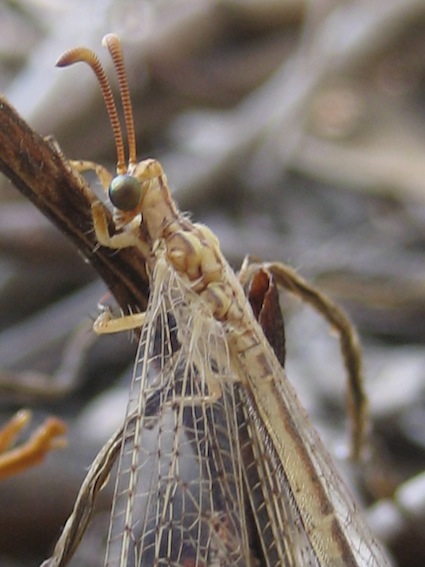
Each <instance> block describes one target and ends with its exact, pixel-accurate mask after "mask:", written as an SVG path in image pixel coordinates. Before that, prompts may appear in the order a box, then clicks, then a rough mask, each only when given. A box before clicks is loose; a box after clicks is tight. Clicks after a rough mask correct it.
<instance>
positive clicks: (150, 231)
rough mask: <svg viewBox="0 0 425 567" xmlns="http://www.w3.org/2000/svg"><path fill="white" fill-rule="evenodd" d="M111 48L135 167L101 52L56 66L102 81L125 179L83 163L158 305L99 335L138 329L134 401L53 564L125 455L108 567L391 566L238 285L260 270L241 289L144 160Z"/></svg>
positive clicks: (104, 320)
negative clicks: (77, 66) (76, 66)
mask: <svg viewBox="0 0 425 567" xmlns="http://www.w3.org/2000/svg"><path fill="white" fill-rule="evenodd" d="M104 44H105V45H106V46H107V47H108V49H109V52H110V54H111V56H112V59H113V61H114V65H115V68H116V71H117V75H118V78H119V83H120V91H121V99H122V104H123V108H124V115H125V124H126V128H127V134H128V145H129V158H128V162H127V163H126V160H125V155H124V145H123V139H122V134H121V129H120V124H119V120H118V115H117V111H116V107H115V103H114V99H113V96H112V93H111V89H110V87H109V84H108V81H107V78H106V76H105V73H104V71H103V69H102V67H101V65H100V62H99V60H98V58H97V57H96V55H95V54H94V53H93V52H92V51H90V50H88V49H85V48H77V49H72V50H70V51H68V52H66V53H65V54H64V55H62V56H61V58H60V59H59V61H58V63H57V64H58V65H59V66H67V65H70V64H72V63H75V62H77V61H83V62H85V63H88V64H89V65H90V66H91V68H92V69H93V70H94V72H95V74H96V76H97V78H98V81H99V84H100V86H101V89H102V92H103V96H104V99H105V102H106V106H107V109H108V112H109V116H110V119H111V124H112V128H113V131H114V136H115V141H116V146H117V157H118V163H117V175H116V176H115V177H112V176H111V174H110V173H109V172H108V171H107V170H106V169H105V168H104V167H102V166H100V165H97V164H95V163H92V162H88V161H80V162H72V165H73V166H74V167H75V168H76V169H78V171H85V170H89V169H93V170H94V171H95V172H96V174H97V175H98V177H99V179H100V181H101V184H102V186H103V187H104V189H105V190H106V191H107V192H108V195H109V199H110V201H111V203H112V205H113V220H114V226H113V227H112V231H110V227H108V224H107V221H106V217H105V213H104V205H103V204H102V203H100V202H99V201H96V202H95V203H94V204H93V207H92V213H93V222H94V230H95V233H96V237H97V240H98V242H99V244H100V245H101V246H106V247H110V248H123V247H131V246H134V247H137V248H138V249H140V250H141V251H142V252H143V254H144V256H145V257H146V265H147V270H148V274H149V280H150V289H151V293H150V298H149V303H148V306H147V309H146V312H145V313H142V314H140V313H137V314H133V315H129V316H125V317H122V318H118V319H115V318H113V317H112V315H111V313H110V311H108V310H104V312H103V313H102V314H101V315H100V317H99V318H98V320H97V321H96V322H95V325H94V329H95V331H96V332H97V333H109V332H117V331H122V330H127V329H134V328H139V327H141V336H140V342H139V347H138V353H137V358H136V363H135V368H134V375H133V380H132V387H131V394H130V400H129V405H128V409H127V413H126V418H125V422H124V426H123V429H122V430H121V431H120V432H118V433H117V434H116V435H115V436H114V438H113V440H111V442H110V443H109V445H107V446H106V447H105V449H104V450H103V451H102V452H101V453H100V455H99V456H98V458H97V460H96V461H95V463H94V464H93V466H92V469H91V471H90V472H89V475H88V477H87V479H86V481H85V484H84V489H82V492H81V494H82V495H83V496H82V497H81V498H80V499H79V501H78V502H77V504H76V508H75V509H74V512H73V515H72V516H71V517H70V519H69V520H68V524H67V526H66V528H65V531H64V534H63V535H62V538H61V540H60V542H59V543H58V545H57V547H56V550H55V552H54V555H53V557H52V558H51V559H50V560H48V561H47V562H45V563H44V564H43V565H50V566H53V565H56V566H58V565H63V564H65V562H66V559H65V557H66V551H65V548H67V549H68V550H69V548H72V547H75V545H76V541H77V539H78V538H77V536H75V533H76V531H78V529H77V523H78V522H82V520H81V518H82V517H83V516H84V517H85V518H86V516H87V515H88V513H87V510H88V508H89V507H90V506H91V502H92V500H93V499H94V494H95V492H96V490H97V488H95V486H98V485H100V484H102V482H103V481H104V480H105V478H106V476H107V473H108V472H109V470H110V467H111V462H113V460H114V458H115V455H116V454H117V452H118V447H119V446H120V444H121V449H120V457H119V465H118V473H117V483H116V488H115V494H114V499H113V507H112V515H111V524H110V530H109V536H108V543H107V551H106V559H105V565H107V566H109V567H118V566H119V567H129V566H137V567H139V566H145V565H146V566H152V565H155V566H162V565H164V566H165V565H168V566H179V567H189V566H193V567H195V566H198V567H206V566H210V567H213V566H214V567H215V566H241V567H242V566H257V565H265V566H282V567H284V566H285V567H294V566H297V567H304V566H306V565H308V566H318V567H348V566H350V567H354V566H357V567H360V566H361V567H366V566H367V567H384V566H386V565H390V563H389V560H388V559H387V558H386V557H385V556H384V554H383V552H382V551H381V549H380V546H379V544H378V543H377V541H376V540H375V538H374V536H373V535H372V533H371V530H370V528H369V527H368V526H367V524H366V522H365V520H364V519H363V517H362V515H361V513H360V512H359V510H358V509H357V506H356V504H355V502H354V500H353V499H352V497H351V495H350V493H349V491H348V489H347V488H346V486H345V485H344V483H343V482H342V480H341V478H340V476H339V474H338V472H337V470H336V468H335V466H334V464H333V463H332V460H331V458H330V456H329V455H328V453H327V451H326V449H325V448H324V446H323V444H322V442H321V440H320V439H319V436H318V434H317V433H316V431H315V429H314V427H313V425H312V424H311V422H310V419H309V417H308V416H307V415H306V412H305V410H304V409H303V408H302V406H301V405H300V403H299V401H298V399H297V396H296V394H295V392H294V390H293V388H292V386H291V384H290V383H289V381H288V379H287V377H286V374H285V371H284V369H283V368H282V366H281V365H280V363H279V361H278V359H277V357H276V355H275V353H274V351H273V349H272V348H271V346H270V345H269V343H268V341H267V340H266V338H265V335H264V333H263V330H262V328H261V326H260V324H259V323H258V322H257V320H256V318H255V317H254V314H253V311H252V308H251V306H250V304H249V302H248V301H247V299H246V297H245V294H244V291H243V287H242V285H241V282H242V283H245V282H246V281H247V280H248V279H249V277H250V273H251V272H250V266H249V263H246V264H245V265H244V268H243V270H242V272H241V275H240V276H239V279H238V277H237V276H236V275H235V273H234V272H233V270H232V269H231V268H230V266H229V264H228V263H227V261H226V260H225V258H224V257H223V255H222V253H221V251H220V245H219V242H218V239H217V238H216V236H215V235H214V234H213V233H212V232H211V231H210V230H209V229H208V228H207V227H206V226H204V225H201V224H194V223H192V222H191V221H190V220H189V219H188V218H187V217H186V216H184V215H183V214H182V213H180V211H179V210H178V208H177V205H176V204H175V202H174V201H173V199H172V197H171V194H170V189H169V187H168V183H167V179H166V176H165V174H164V171H163V169H162V167H161V165H160V164H159V163H158V162H157V161H156V160H154V159H146V160H143V161H141V162H137V159H136V144H135V134H134V126H133V118H132V108H131V102H130V96H129V90H128V85H127V79H126V74H125V70H124V63H123V57H122V52H121V47H120V43H119V40H118V38H117V37H116V36H114V35H112V34H110V35H107V36H105V38H104ZM263 270H265V271H266V272H267V273H269V274H272V275H273V276H274V277H275V279H276V280H277V281H278V282H280V283H283V284H284V285H287V286H288V283H286V282H287V280H288V278H289V279H290V284H289V285H290V286H291V287H292V288H297V287H298V288H300V289H304V291H305V293H306V294H307V293H308V294H309V301H310V302H311V303H313V304H316V307H317V306H319V309H321V310H322V311H327V312H328V317H329V319H330V321H331V323H332V324H333V325H335V326H336V327H337V328H338V330H340V331H341V329H342V330H344V329H345V330H346V329H347V328H349V324H348V322H347V320H346V319H345V317H344V315H343V314H342V313H341V312H340V311H339V310H338V309H337V308H336V307H335V306H334V305H333V304H332V303H330V302H329V301H328V300H324V299H322V298H320V296H318V294H317V292H314V291H312V288H309V287H308V285H307V284H306V283H305V282H303V280H302V279H301V278H300V277H299V276H297V275H296V274H295V273H294V272H291V270H290V269H288V268H286V267H285V266H283V265H281V264H276V263H268V264H264V265H263ZM300 293H301V292H300ZM348 334H349V333H348ZM348 342H349V343H350V344H349V346H348V347H347V346H345V347H344V346H343V349H344V348H345V349H346V351H345V353H344V354H345V356H346V358H349V352H348V351H350V349H352V350H355V349H356V348H357V343H356V337H355V335H353V334H351V335H350V334H349V337H348ZM347 349H348V351H347ZM347 352H348V354H347ZM100 479H101V480H102V482H101V481H100ZM87 502H89V504H87ZM81 510H85V515H84V514H82V513H81ZM73 530H74V531H73ZM72 533H74V536H73V535H72ZM80 536H81V534H79V537H80ZM73 537H74V540H72V538H73Z"/></svg>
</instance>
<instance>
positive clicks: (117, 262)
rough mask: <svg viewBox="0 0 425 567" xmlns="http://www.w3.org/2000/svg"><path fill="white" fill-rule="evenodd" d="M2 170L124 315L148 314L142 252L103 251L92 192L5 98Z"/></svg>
mask: <svg viewBox="0 0 425 567" xmlns="http://www.w3.org/2000/svg"><path fill="white" fill-rule="evenodd" d="M0 170H1V171H2V172H3V173H4V174H5V175H6V176H7V177H8V178H9V179H10V181H11V182H12V183H13V184H14V185H15V186H16V188H17V189H18V190H19V191H20V192H21V193H22V194H23V195H24V196H25V197H27V198H28V199H30V200H31V201H32V202H33V203H34V205H35V206H36V207H37V208H38V209H39V210H40V211H41V212H42V213H43V214H44V215H45V216H47V217H48V218H49V219H50V220H51V221H52V222H53V224H55V225H56V226H57V227H58V228H59V229H60V230H61V231H62V232H64V233H65V234H66V236H67V237H68V238H69V239H70V240H72V242H73V243H74V244H75V245H76V246H77V248H78V249H79V250H80V251H81V252H82V254H83V255H84V256H85V257H86V258H87V259H88V260H89V262H90V263H91V264H92V266H93V267H94V268H95V269H96V270H97V272H98V273H99V275H100V276H101V278H102V279H103V280H104V281H105V283H106V285H107V286H108V287H109V289H110V290H111V292H112V294H113V295H114V297H115V299H116V300H117V302H118V304H119V306H120V307H121V309H123V311H125V312H128V311H129V310H132V311H137V310H144V309H145V307H146V302H147V297H148V289H149V288H148V281H147V276H146V271H145V261H144V258H143V257H142V256H141V254H140V252H138V251H137V250H135V249H133V248H131V249H129V248H127V249H122V250H119V251H111V250H109V249H106V248H102V247H99V245H98V243H97V241H96V238H95V234H94V231H93V222H92V216H91V204H92V202H93V201H94V199H95V197H94V196H93V194H92V192H91V191H90V189H89V188H88V186H87V185H86V183H85V182H84V180H83V179H82V178H81V177H79V176H77V175H76V174H75V173H74V172H73V171H72V170H71V168H70V167H69V165H68V164H67V162H66V160H65V159H64V158H63V156H62V155H61V153H60V151H59V150H58V149H57V148H56V147H55V144H53V143H52V142H49V141H47V140H45V139H43V138H41V137H40V136H39V135H38V134H37V133H36V132H34V131H33V130H32V129H31V128H30V126H29V125H28V124H26V122H25V121H24V120H23V119H22V118H21V117H20V116H19V115H18V113H17V112H16V111H15V110H14V108H13V107H12V106H11V105H10V104H9V103H8V102H7V100H6V99H5V98H4V97H2V96H1V95H0ZM108 220H110V215H109V213H108ZM135 282H137V284H136V283H135Z"/></svg>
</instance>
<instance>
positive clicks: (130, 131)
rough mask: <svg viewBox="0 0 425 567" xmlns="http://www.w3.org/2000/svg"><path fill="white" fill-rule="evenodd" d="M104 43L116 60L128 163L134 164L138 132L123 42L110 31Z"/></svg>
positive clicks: (113, 59) (114, 60)
mask: <svg viewBox="0 0 425 567" xmlns="http://www.w3.org/2000/svg"><path fill="white" fill-rule="evenodd" d="M102 45H104V46H106V47H107V48H108V51H109V53H110V55H111V57H112V61H113V62H114V66H115V71H116V72H117V75H118V81H119V85H120V93H121V102H122V107H123V110H124V118H125V127H126V129H127V139H128V154H129V157H128V163H129V165H134V164H135V163H136V160H137V156H136V134H135V131H134V118H133V108H132V105H131V98H130V89H129V87H128V79H127V73H126V71H125V66H124V58H123V54H122V49H121V42H120V40H119V38H118V37H117V36H116V35H115V34H113V33H109V34H107V35H105V37H104V38H103V40H102Z"/></svg>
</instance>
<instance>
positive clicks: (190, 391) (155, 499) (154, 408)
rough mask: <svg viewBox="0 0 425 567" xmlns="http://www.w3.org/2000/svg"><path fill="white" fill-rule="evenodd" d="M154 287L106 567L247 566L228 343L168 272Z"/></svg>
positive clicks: (158, 276)
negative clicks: (163, 566)
mask: <svg viewBox="0 0 425 567" xmlns="http://www.w3.org/2000/svg"><path fill="white" fill-rule="evenodd" d="M152 283H153V286H152V289H153V293H152V295H151V299H150V303H149V305H148V309H147V317H146V324H145V325H144V328H143V329H142V335H141V339H140V345H139V351H138V357H137V361H136V365H135V371H134V376H133V383H132V390H131V398H130V402H129V406H128V412H127V418H126V428H125V434H124V443H123V447H122V451H121V455H120V460H119V468H118V477H117V484H116V489H115V497H114V504H113V511H112V520H111V527H110V534H109V540H108V546H107V557H106V565H108V566H109V567H112V566H113V567H117V566H120V567H124V566H125V567H133V566H134V567H136V566H137V567H139V566H145V565H146V566H152V565H154V566H161V565H167V566H180V567H191V566H195V565H196V566H198V567H203V566H225V565H226V566H230V565H234V566H239V565H240V566H242V565H243V566H245V565H253V564H254V561H253V559H252V557H251V550H250V548H249V542H248V539H249V538H248V531H247V526H246V514H245V509H244V506H245V498H244V485H243V474H242V459H241V453H240V443H239V441H238V419H237V415H238V411H239V410H238V407H237V403H238V402H237V396H236V394H235V391H236V389H235V384H234V377H232V376H231V375H230V374H229V373H230V370H229V368H230V365H229V360H228V357H229V355H228V352H227V348H226V341H225V338H224V336H223V335H222V330H221V328H220V325H219V324H218V323H217V322H215V321H214V319H213V318H212V317H211V316H210V315H209V316H208V314H202V313H201V311H202V305H201V304H200V303H199V301H198V304H196V303H194V301H195V299H196V297H197V296H196V295H195V294H193V297H192V296H190V297H189V296H188V294H190V290H182V289H181V288H180V286H181V282H179V280H178V278H177V276H176V275H175V274H173V273H172V272H171V271H170V270H169V269H168V270H167V271H163V270H160V267H159V268H158V269H157V270H156V273H155V274H154V277H153V282H152ZM203 315H205V316H203Z"/></svg>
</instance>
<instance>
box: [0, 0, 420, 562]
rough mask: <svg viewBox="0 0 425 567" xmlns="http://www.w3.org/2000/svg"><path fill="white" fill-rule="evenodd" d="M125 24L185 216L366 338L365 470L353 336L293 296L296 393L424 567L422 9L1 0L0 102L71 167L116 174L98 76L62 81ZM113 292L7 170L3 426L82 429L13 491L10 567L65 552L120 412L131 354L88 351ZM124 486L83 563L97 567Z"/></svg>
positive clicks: (263, 1) (139, 91)
mask: <svg viewBox="0 0 425 567" xmlns="http://www.w3.org/2000/svg"><path fill="white" fill-rule="evenodd" d="M111 31H113V32H115V33H117V34H118V35H119V36H120V37H121V39H122V42H123V48H124V54H125V58H126V64H127V70H128V75H129V81H130V86H131V91H132V94H133V103H134V111H135V121H136V129H137V140H138V153H139V156H140V157H141V158H144V157H155V158H157V159H159V160H160V161H161V162H162V164H163V166H164V169H165V171H166V172H167V176H168V179H169V182H170V185H171V187H172V189H173V194H174V196H175V198H176V200H177V202H178V203H179V206H180V208H181V209H182V210H188V211H191V213H192V218H193V219H195V220H197V221H202V222H205V223H206V224H208V226H209V227H210V228H211V229H212V230H213V231H214V232H215V233H216V234H217V236H218V237H219V239H220V242H221V245H222V249H223V252H224V254H225V255H226V257H227V258H228V259H229V261H230V262H231V264H232V266H234V267H235V269H237V268H238V267H239V266H240V264H241V261H242V259H243V257H244V256H245V254H252V255H255V256H259V257H261V258H263V259H264V260H276V261H281V262H285V263H288V264H290V265H292V266H293V267H295V268H296V269H297V270H298V271H299V273H300V274H301V275H303V276H304V277H306V278H307V279H309V280H311V281H313V282H314V283H315V284H316V285H317V286H318V287H319V288H320V289H321V290H322V291H324V292H325V293H328V294H329V295H330V296H331V297H332V298H333V299H335V300H337V301H338V302H339V303H340V304H341V305H343V306H344V308H345V309H346V310H347V312H348V313H349V314H350V316H351V317H352V319H353V321H354V322H355V324H356V325H357V327H358V329H359V333H360V335H361V339H362V343H363V346H364V357H365V363H364V364H365V381H366V389H367V391H368V394H369V397H370V407H371V416H372V422H373V451H371V453H372V455H373V457H372V458H371V460H370V461H368V462H367V463H366V464H364V465H362V466H357V467H356V468H353V467H352V466H350V464H349V463H347V459H346V455H347V453H348V440H349V433H348V423H347V417H346V408H345V405H344V399H345V382H344V370H343V367H342V363H341V360H340V354H339V348H338V343H337V341H336V340H335V338H334V337H332V336H331V335H330V333H329V328H328V326H327V325H326V323H324V322H323V321H322V320H321V319H320V317H319V316H317V315H316V314H314V313H312V312H311V309H310V308H308V307H306V306H303V305H302V303H301V302H300V301H299V300H296V299H294V298H293V297H291V296H290V295H288V294H286V293H285V294H283V295H282V307H283V309H284V314H285V324H286V336H287V351H288V360H287V370H288V374H289V376H290V379H291V381H292V382H293V384H294V385H295V387H296V389H297V391H298V392H299V393H300V396H301V398H302V400H303V403H304V404H305V405H306V407H307V408H308V411H309V412H310V413H311V415H312V418H313V420H314V423H315V424H316V425H317V427H318V428H319V430H320V432H321V434H322V435H323V436H324V438H325V440H326V444H327V446H328V447H329V448H330V450H331V452H332V454H333V455H334V457H335V459H336V460H337V462H338V463H339V464H341V466H342V467H343V469H344V471H345V473H346V474H347V475H348V479H349V482H350V484H351V487H352V489H353V491H355V492H356V493H357V495H358V497H359V499H360V500H362V502H363V503H364V504H365V506H366V508H367V510H368V516H369V519H370V522H371V524H372V526H373V528H374V530H375V531H376V533H377V534H379V536H380V537H381V539H382V540H383V541H384V542H385V543H386V544H387V545H388V547H389V549H390V550H391V553H392V554H393V556H394V558H395V564H396V565H399V566H403V567H410V566H412V567H417V566H419V565H422V564H424V563H425V548H424V544H423V533H425V473H424V471H425V350H424V348H423V343H424V339H425V322H424V315H425V250H424V243H425V1H424V0H351V1H350V0H344V1H343V0H339V1H336V0H316V2H306V1H305V0H163V1H161V0H155V1H153V0H151V1H147V0H146V1H143V0H139V1H136V0H133V1H132V0H94V1H92V2H84V1H83V0H80V1H78V0H69V1H66V2H65V1H55V2H53V1H51V0H38V1H37V0H15V1H12V0H10V1H3V2H1V3H0V90H1V91H2V93H4V95H5V96H6V97H7V98H8V100H9V101H10V102H11V103H12V104H13V105H14V106H15V108H16V109H17V110H18V112H19V113H20V114H21V115H22V116H23V117H24V118H25V119H26V120H27V121H28V122H29V123H30V124H31V126H32V127H33V128H34V129H35V130H37V131H38V132H39V133H40V134H42V135H43V136H44V135H48V134H52V135H54V137H55V138H56V140H57V141H58V142H59V144H60V146H61V148H62V150H63V152H64V153H65V155H66V156H68V157H70V158H73V159H88V160H94V161H96V162H99V163H102V164H104V165H106V166H108V167H110V168H111V170H113V169H114V166H115V149H114V142H113V138H112V133H111V129H110V126H109V122H108V119H107V116H106V112H105V110H104V106H103V101H102V99H101V96H100V92H99V88H98V86H97V84H96V81H95V79H94V77H93V76H92V74H91V73H90V71H89V69H88V68H87V67H84V66H82V65H78V66H75V67H72V68H71V69H66V70H63V69H56V68H55V67H54V63H55V61H56V59H57V58H58V56H59V55H60V54H61V53H62V52H63V51H65V50H66V49H69V48H71V47H75V46H78V45H84V46H86V47H90V48H92V49H94V50H95V51H96V52H97V53H98V54H99V56H100V58H101V59H102V61H103V62H104V64H105V67H106V68H107V70H109V72H111V65H110V61H109V59H108V57H107V55H108V54H107V51H106V50H105V49H104V48H102V47H101V39H102V37H103V35H104V34H105V33H108V32H111ZM112 82H113V84H114V88H115V85H116V82H115V79H114V78H112ZM93 184H95V182H94V180H93ZM105 291H106V288H105V286H104V285H103V284H102V283H101V282H99V280H98V279H97V277H96V274H95V272H94V270H93V269H92V268H91V267H90V266H89V265H88V264H87V263H86V262H85V261H84V259H83V258H82V257H81V256H80V255H79V254H78V253H77V252H76V251H75V250H74V249H73V248H72V246H71V244H69V243H68V242H67V240H66V239H65V238H64V237H63V236H62V235H61V234H59V233H58V232H57V231H56V230H55V229H54V228H53V227H52V226H51V225H50V224H49V223H48V221H47V220H45V219H44V218H43V217H42V216H41V214H40V213H39V212H38V211H37V210H36V209H35V208H34V207H33V205H31V204H30V203H28V202H25V200H24V199H23V198H22V197H21V196H20V194H19V193H18V192H17V190H16V189H15V188H14V187H13V186H12V185H11V184H10V183H9V182H8V180H7V179H5V178H4V177H2V178H0V370H1V372H2V373H0V426H1V425H3V424H5V423H6V422H7V420H8V419H9V418H10V417H11V416H12V415H13V413H14V412H15V411H17V410H18V409H19V408H21V407H29V408H31V409H32V410H33V413H34V421H33V426H36V425H37V424H38V423H41V422H42V421H43V419H44V418H45V417H46V416H47V415H49V414H54V415H58V416H60V417H62V418H63V419H64V420H65V421H66V422H67V424H68V425H69V430H70V431H69V443H68V447H67V448H66V449H64V450H61V451H58V452H55V453H52V454H51V455H49V456H48V457H47V459H46V461H45V462H44V463H43V464H42V465H40V466H39V467H38V468H35V469H33V470H31V471H28V472H27V473H24V474H21V475H19V476H17V477H16V478H13V479H10V480H7V481H3V482H1V483H0V565H1V566H2V567H26V566H28V567H32V566H36V565H38V564H39V563H40V562H41V561H42V560H43V559H45V558H47V557H48V556H49V553H50V552H51V550H52V546H53V545H54V542H55V540H56V539H57V537H58V536H59V534H60V531H61V527H62V526H63V524H64V522H65V520H66V518H67V516H68V514H69V512H70V510H71V508H72V505H73V502H74V499H75V496H76V494H77V492H78V489H79V486H80V484H81V482H82V480H83V478H84V475H85V472H86V471H87V468H88V467H89V465H90V463H91V461H92V459H93V457H94V456H95V455H96V453H97V451H98V450H99V449H100V447H101V446H102V445H103V443H104V442H105V441H106V440H107V439H108V437H109V436H110V435H111V434H112V433H113V431H114V430H115V429H116V428H117V427H118V425H119V424H120V421H121V420H122V418H123V415H124V411H125V403H126V398H127V390H128V385H129V382H130V377H131V367H132V361H133V360H134V354H135V349H136V346H137V345H136V343H135V342H134V341H132V340H131V339H130V337H129V336H128V335H126V334H125V333H124V334H123V335H122V336H120V335H118V336H115V337H102V338H100V339H97V340H96V339H95V337H93V334H92V332H91V325H92V321H93V319H94V318H95V317H96V315H97V307H96V306H97V303H98V301H99V299H100V298H101V296H102V295H103V294H104V293H105ZM28 382H30V383H33V384H35V383H36V384H38V385H39V387H38V393H37V395H32V394H30V392H29V390H28V388H25V384H27V383H28ZM23 438H25V436H23ZM110 484H112V483H110ZM110 491H111V487H110V486H108V487H107V488H106V489H105V490H104V491H103V492H102V494H101V497H100V500H99V506H98V508H99V514H98V515H97V516H96V518H95V520H94V523H93V526H92V528H91V530H90V533H89V534H88V535H87V537H86V539H85V540H83V543H82V545H81V547H80V550H79V552H78V553H79V555H78V557H77V558H76V559H75V560H74V562H73V565H79V566H85V565H87V566H90V567H93V566H95V565H101V564H102V562H101V559H100V557H101V555H102V551H101V549H102V545H103V540H104V538H105V531H106V527H105V526H106V525H107V516H108V512H107V510H108V506H109V505H110Z"/></svg>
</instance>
